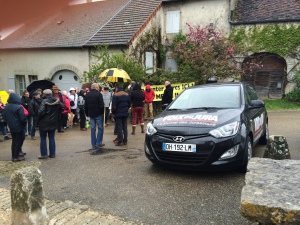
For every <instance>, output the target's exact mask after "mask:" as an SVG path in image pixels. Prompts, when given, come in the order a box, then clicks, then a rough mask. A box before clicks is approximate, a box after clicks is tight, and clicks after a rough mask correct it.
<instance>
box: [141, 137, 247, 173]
mask: <svg viewBox="0 0 300 225" xmlns="http://www.w3.org/2000/svg"><path fill="white" fill-rule="evenodd" d="M173 137H174V136H169V135H165V134H159V133H156V134H154V135H152V136H149V135H146V138H145V144H144V149H145V154H146V156H147V158H148V159H149V160H150V161H152V162H153V163H155V164H159V165H162V166H167V167H170V168H176V169H183V170H195V171H224V170H233V169H237V168H239V167H241V166H242V165H243V164H244V160H245V154H246V149H245V146H246V144H245V142H246V138H244V137H242V136H241V135H240V134H237V135H235V136H234V137H228V138H221V139H216V138H214V137H212V136H210V135H208V134H207V135H198V136H188V137H186V136H185V139H186V141H185V142H184V144H196V152H195V153H191V152H171V151H163V150H162V144H163V143H174V141H173ZM236 145H238V153H237V155H236V156H234V157H232V158H228V159H222V160H220V157H221V156H222V155H223V154H224V153H225V152H226V151H227V150H229V149H230V148H232V147H234V146H236Z"/></svg>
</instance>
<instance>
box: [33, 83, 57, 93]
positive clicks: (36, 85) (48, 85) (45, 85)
mask: <svg viewBox="0 0 300 225" xmlns="http://www.w3.org/2000/svg"><path fill="white" fill-rule="evenodd" d="M53 85H55V84H54V83H53V82H51V81H48V80H35V81H33V82H32V83H31V84H29V85H28V87H27V91H28V92H30V93H31V92H33V91H35V90H36V89H38V88H40V89H42V91H43V90H45V89H51V88H52V86H53Z"/></svg>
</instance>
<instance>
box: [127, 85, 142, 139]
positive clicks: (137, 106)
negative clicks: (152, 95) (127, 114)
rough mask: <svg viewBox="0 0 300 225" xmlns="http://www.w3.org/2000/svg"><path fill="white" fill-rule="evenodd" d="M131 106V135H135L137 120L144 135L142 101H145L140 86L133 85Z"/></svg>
mask: <svg viewBox="0 0 300 225" xmlns="http://www.w3.org/2000/svg"><path fill="white" fill-rule="evenodd" d="M130 99H131V104H132V108H131V110H132V132H131V134H132V135H135V128H136V124H137V121H138V119H139V120H140V124H141V129H142V133H145V131H144V119H143V113H144V100H145V93H144V91H143V90H142V89H141V85H139V84H135V85H134V86H133V89H132V92H131V95H130Z"/></svg>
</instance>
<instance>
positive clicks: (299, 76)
mask: <svg viewBox="0 0 300 225" xmlns="http://www.w3.org/2000/svg"><path fill="white" fill-rule="evenodd" d="M293 81H294V82H295V83H296V87H297V88H300V70H297V71H296V72H295V75H294V79H293Z"/></svg>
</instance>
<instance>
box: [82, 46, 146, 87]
mask: <svg viewBox="0 0 300 225" xmlns="http://www.w3.org/2000/svg"><path fill="white" fill-rule="evenodd" d="M108 47H109V46H108V45H101V46H97V47H96V49H97V51H96V53H95V54H92V57H94V58H95V59H96V61H95V63H93V64H92V65H91V68H90V70H89V71H84V74H83V76H84V80H85V82H87V81H89V82H101V80H100V78H99V75H100V74H101V73H102V72H103V71H104V70H106V69H109V68H119V69H123V70H125V71H126V72H127V73H128V74H129V76H130V78H131V79H132V80H136V81H140V80H142V78H143V77H144V75H145V72H144V69H143V66H142V65H141V64H140V63H138V62H136V60H134V58H132V57H129V56H127V55H126V54H125V53H119V54H109V51H108Z"/></svg>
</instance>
